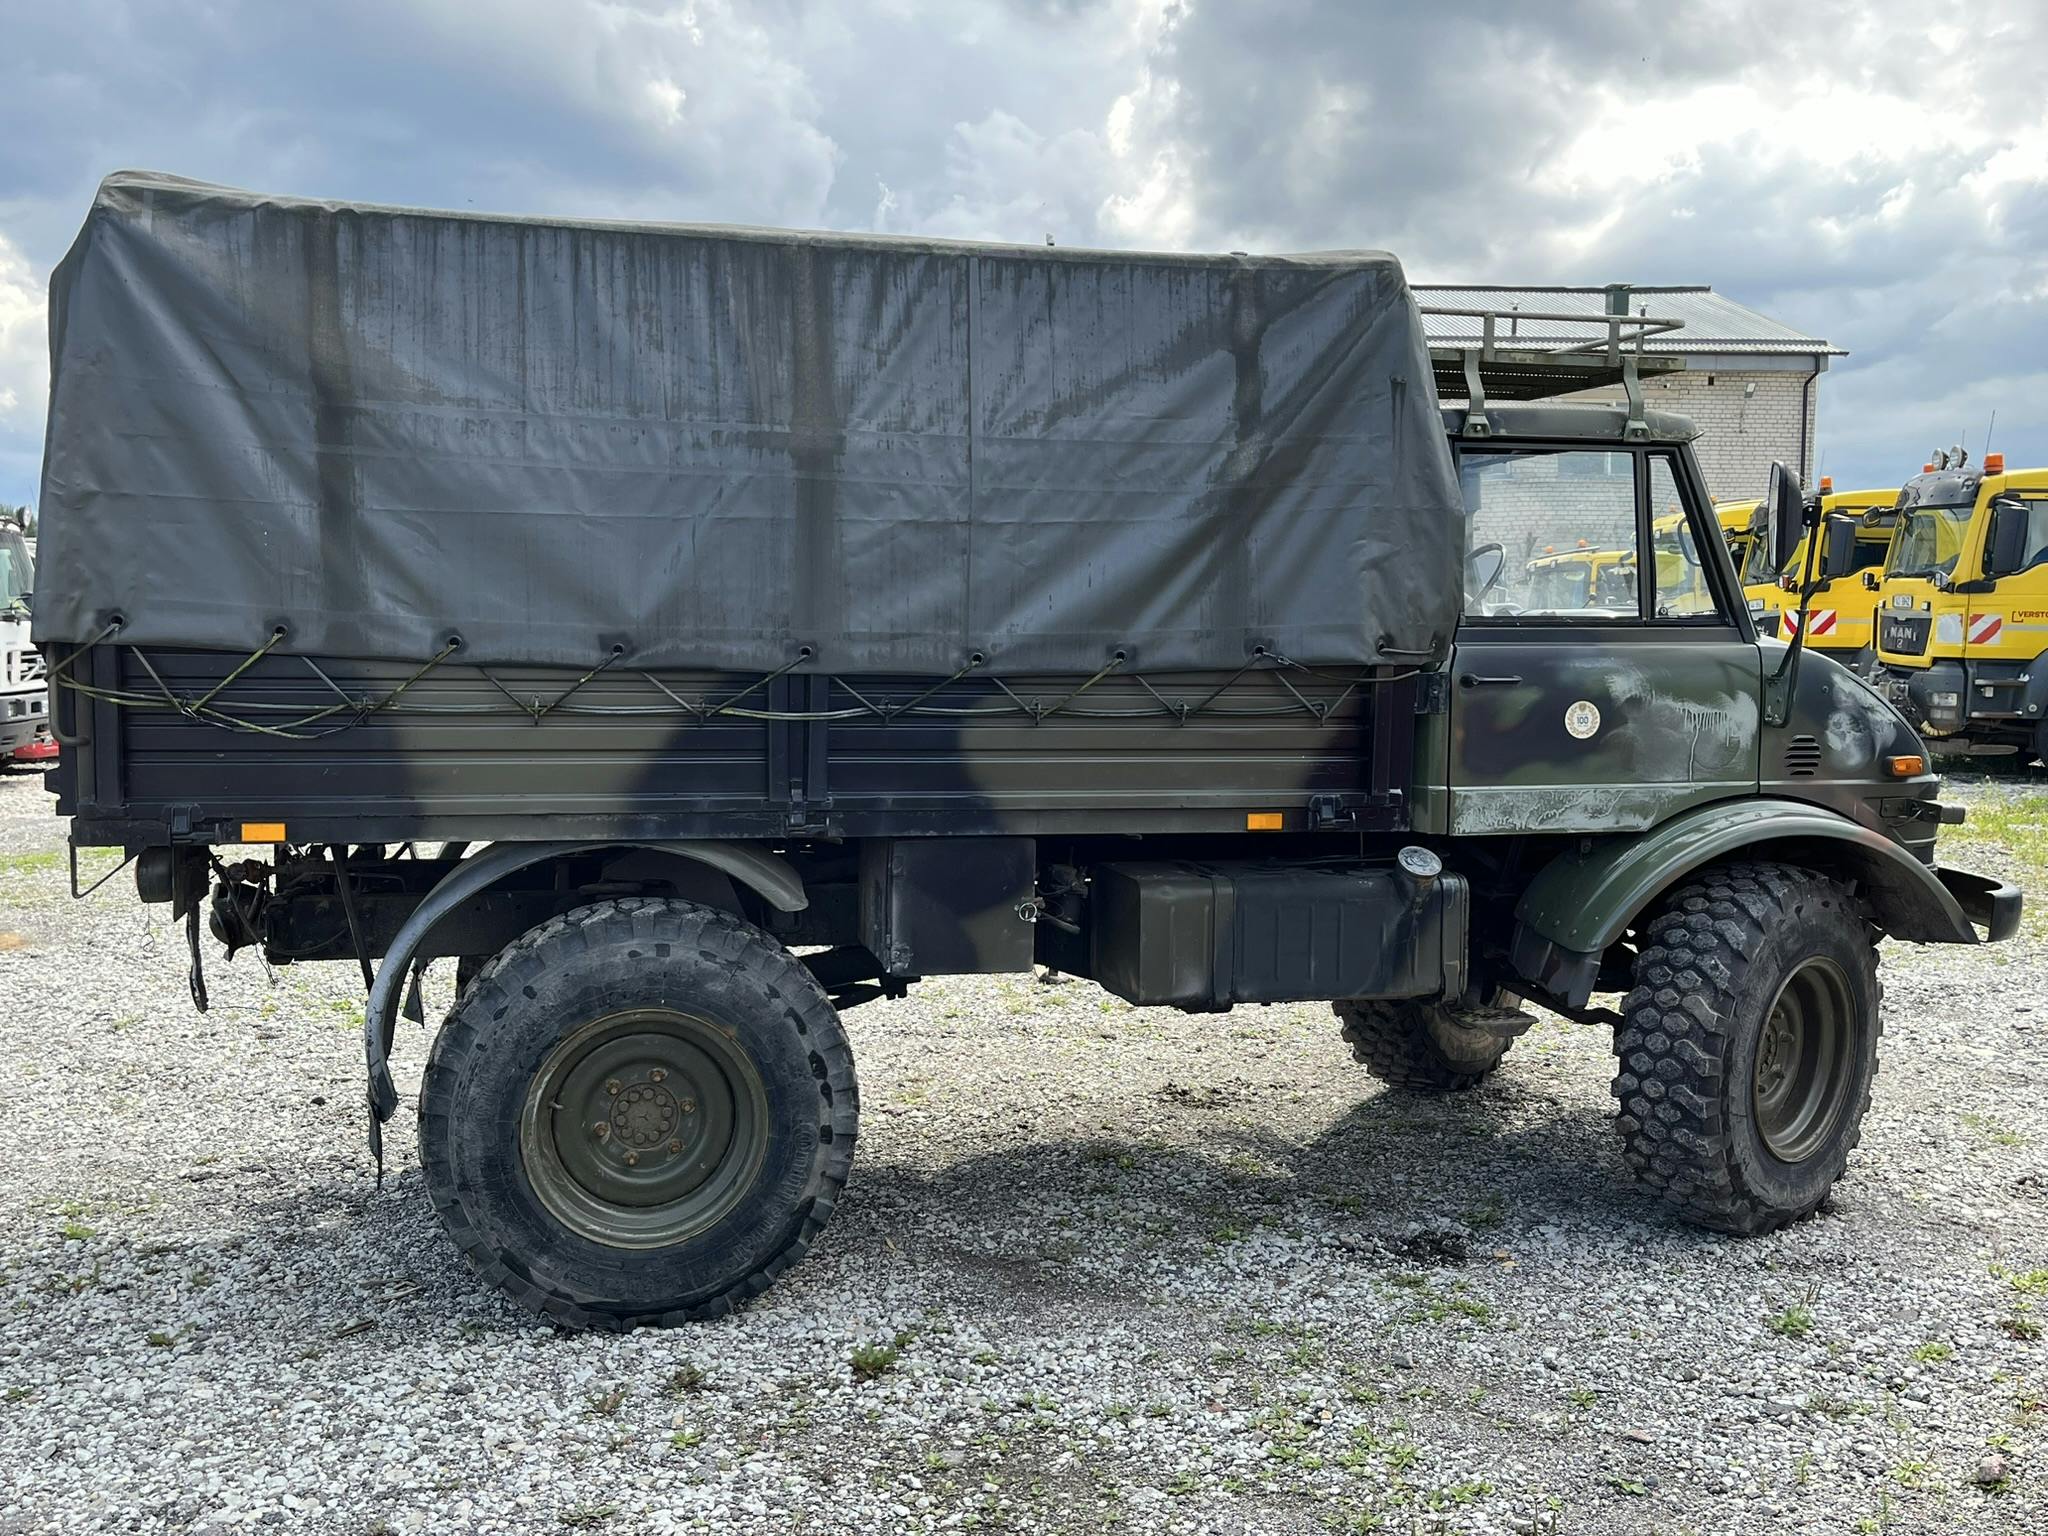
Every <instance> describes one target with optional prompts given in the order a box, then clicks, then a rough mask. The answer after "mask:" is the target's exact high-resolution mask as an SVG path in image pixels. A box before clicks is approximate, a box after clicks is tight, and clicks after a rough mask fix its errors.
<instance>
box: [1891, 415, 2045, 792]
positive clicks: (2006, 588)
mask: <svg viewBox="0 0 2048 1536" xmlns="http://www.w3.org/2000/svg"><path fill="white" fill-rule="evenodd" d="M1876 597H1877V662H1878V665H1879V667H1880V668H1881V674H1880V686H1881V687H1882V688H1883V689H1884V690H1885V691H1886V693H1887V695H1888V696H1889V697H1890V699H1891V700H1892V702H1893V703H1894V704H1895V705H1897V706H1898V708H1899V709H1900V710H1901V711H1902V712H1903V713H1904V714H1905V715H1906V717H1907V718H1908V719H1910V720H1911V721H1913V723H1914V725H1915V727H1916V728H1917V729H1918V730H1919V731H1920V732H1921V733H1922V734H1923V735H1924V736H1925V737H1926V738H1927V742H1928V745H1929V746H1931V747H1932V748H1933V749H1934V750H1935V751H1936V752H1938V753H1941V754H1943V755H1945V756H1948V755H1953V756H1963V757H1967V756H2007V757H2010V756H2013V755H2018V756H2020V757H2024V758H2038V759H2040V760H2042V761H2044V762H2048V469H2014V470H2008V469H2007V468H2006V467H2005V455H2003V454H2000V453H1990V454H1986V455H1985V456H1984V462H1983V464H1982V465H1981V466H1977V467H1973V466H1972V465H1971V464H1970V463H1969V461H1968V456H1967V455H1966V454H1964V453H1963V452H1962V451H1961V450H1955V451H1952V452H1946V453H1939V454H1936V455H1935V456H1934V458H1932V459H1930V460H1929V461H1928V462H1927V464H1926V467H1925V468H1924V469H1923V470H1922V472H1921V473H1920V474H1919V475H1916V476H1915V477H1914V478H1913V479H1911V480H1909V481H1907V482H1906V484H1905V486H1904V487H1903V488H1902V489H1901V490H1900V492H1899V507H1898V534H1897V537H1896V539H1895V541H1894V542H1893V545H1892V550H1891V556H1890V558H1889V560H1887V562H1886V563H1885V566H1884V571H1883V576H1882V579H1881V581H1880V582H1879V584H1878V590H1877V593H1876Z"/></svg>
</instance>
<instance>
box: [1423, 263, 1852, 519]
mask: <svg viewBox="0 0 2048 1536" xmlns="http://www.w3.org/2000/svg"><path fill="white" fill-rule="evenodd" d="M1415 296H1416V298H1417V300H1418V301H1419V302H1420V303H1421V304H1422V305H1423V306H1424V307H1425V308H1428V307H1430V306H1432V305H1435V306H1443V307H1447V308H1453V309H1492V310H1499V311H1502V312H1504V313H1505V312H1511V311H1515V310H1531V311H1535V312H1538V313H1542V312H1546V311H1547V312H1552V313H1564V314H1575V313H1579V312H1581V311H1583V312H1584V313H1585V314H1586V315H1587V316H1588V317H1589V318H1592V319H1598V318H1599V317H1601V316H1603V315H1606V314H1609V313H1619V312H1621V311H1622V310H1623V309H1625V310H1626V312H1627V313H1629V314H1632V315H1638V316H1649V317H1652V318H1657V319H1669V320H1676V321H1679V322H1680V323H1681V325H1682V326H1683V329H1681V330H1677V331H1673V332H1670V333H1668V334H1665V335H1662V336H1657V337H1653V338H1651V339H1650V340H1649V341H1647V342H1646V343H1645V344H1644V350H1645V351H1647V352H1652V353H1663V354H1675V355H1678V356H1682V357H1683V358H1684V359H1685V369H1684V371H1683V372H1681V373H1676V374H1667V375H1663V376H1661V377H1652V378H1646V379H1645V380H1644V381H1643V400H1644V403H1645V404H1646V405H1648V406H1649V407H1650V408H1651V409H1652V410H1662V411H1675V412H1677V413H1678V414H1679V415H1681V416H1688V417H1691V418H1692V420H1693V421H1694V422H1695V423H1696V424H1697V425H1698V426H1699V428H1700V439H1699V441H1698V442H1696V443H1695V444H1693V451H1694V453H1696V454H1697V455H1698V457H1699V461H1700V468H1701V470H1702V471H1703V472H1704V473H1705V475H1706V477H1707V489H1708V490H1709V491H1711V492H1712V493H1713V494H1714V496H1715V497H1716V498H1717V499H1719V500H1722V501H1741V500H1747V499H1749V498H1752V497H1757V496H1761V495H1762V494H1763V492H1764V482H1765V480H1766V478H1767V477H1768V476H1769V474H1770V468H1771V461H1772V460H1774V459H1782V460H1783V461H1784V462H1785V463H1786V464H1788V465H1790V466H1791V467H1792V468H1793V469H1795V470H1797V471H1798V472H1799V477H1800V479H1801V481H1802V482H1805V483H1808V484H1811V483H1812V482H1813V481H1814V480H1815V479H1817V478H1818V476H1817V473H1816V470H1815V466H1814V458H1813V440H1814V421H1815V418H1816V416H1817V414H1818V411H1819V404H1820V401H1819V395H1820V376H1821V375H1822V374H1823V373H1825V372H1827V369H1828V362H1829V359H1831V358H1836V357H1843V356H1846V355H1847V354H1846V352H1845V351H1844V350H1843V349H1842V348H1840V347H1836V346H1830V345H1829V344H1828V343H1827V342H1825V341H1823V340H1821V339H1820V338H1819V337H1817V336H1808V335H1805V334H1804V333H1802V332H1800V331H1795V330H1794V329H1792V327H1790V326H1788V325H1782V324H1780V323H1779V322H1778V321H1776V320H1773V319H1771V318H1769V317H1768V316H1765V315H1760V314H1758V313H1757V312H1756V311H1755V310H1753V309H1750V308H1747V307H1746V306H1744V305H1741V304H1738V303H1736V302H1735V301H1734V300H1733V299H1730V298H1727V297H1726V296H1724V295H1722V294H1718V293H1716V292H1714V290H1713V289H1711V288H1708V287H1693V286H1685V287H1665V288H1636V287H1631V286H1629V285H1627V284H1620V283H1617V284H1610V285H1609V286H1607V287H1604V288H1464V287H1448V286H1441V285H1438V284H1433V283H1418V284H1416V285H1415ZM1429 330H1430V339H1431V340H1432V341H1444V342H1455V341H1458V340H1463V339H1465V338H1466V337H1467V336H1469V335H1470V334H1471V332H1470V331H1469V330H1468V329H1464V328H1461V326H1460V324H1459V323H1458V322H1456V321H1453V320H1437V319H1433V318H1432V319H1430V320H1429ZM1593 334H1594V333H1593V330H1592V329H1591V328H1590V327H1579V328H1573V327H1570V326H1560V325H1558V324H1555V323H1552V324H1550V325H1549V326H1548V329H1547V330H1546V329H1545V323H1544V322H1540V321H1531V322H1530V323H1529V328H1528V329H1526V330H1521V331H1520V332H1519V335H1520V344H1523V345H1543V344H1545V343H1555V344H1557V345H1566V344H1570V343H1582V342H1584V341H1586V340H1588V339H1589V338H1590V337H1591V336H1592V335H1593ZM1567 398H1570V399H1583V400H1616V401H1618V400H1620V399H1621V390H1620V389H1619V388H1615V389H1609V390H1593V391H1588V392H1587V393H1585V394H1582V395H1573V396H1569V397H1567Z"/></svg>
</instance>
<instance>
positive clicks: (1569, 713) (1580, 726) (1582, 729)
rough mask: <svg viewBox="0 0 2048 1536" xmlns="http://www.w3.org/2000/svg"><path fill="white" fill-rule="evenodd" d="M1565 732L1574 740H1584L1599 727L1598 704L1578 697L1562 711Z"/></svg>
mask: <svg viewBox="0 0 2048 1536" xmlns="http://www.w3.org/2000/svg"><path fill="white" fill-rule="evenodd" d="M1564 729H1565V734H1566V735H1568V736H1570V737H1572V738H1573V739H1574V740H1576V741H1584V740H1585V739H1586V738H1587V737H1589V736H1591V735H1592V734H1593V733H1594V732H1595V731H1597V730H1599V729H1600V706H1599V705H1597V704H1595V703H1594V702H1593V701H1592V700H1591V699H1580V700H1579V701H1578V702H1577V703H1576V704H1574V705H1572V706H1571V707H1570V708H1569V709H1567V710H1566V711H1565V712H1564Z"/></svg>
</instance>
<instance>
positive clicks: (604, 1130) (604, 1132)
mask: <svg viewBox="0 0 2048 1536" xmlns="http://www.w3.org/2000/svg"><path fill="white" fill-rule="evenodd" d="M611 1133H612V1123H611V1121H609V1120H600V1121H598V1122H597V1124H595V1125H593V1126H592V1127H591V1128H590V1134H591V1135H593V1136H595V1137H596V1138H597V1139H598V1140H599V1141H603V1140H604V1139H605V1138H606V1137H607V1136H609V1135H611Z"/></svg>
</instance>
